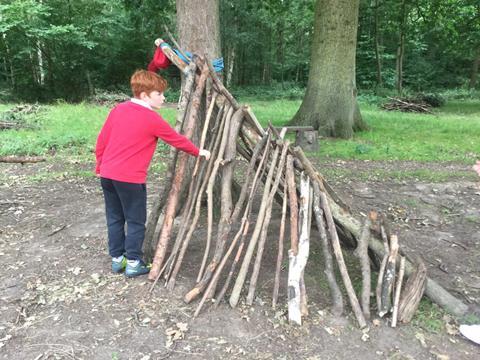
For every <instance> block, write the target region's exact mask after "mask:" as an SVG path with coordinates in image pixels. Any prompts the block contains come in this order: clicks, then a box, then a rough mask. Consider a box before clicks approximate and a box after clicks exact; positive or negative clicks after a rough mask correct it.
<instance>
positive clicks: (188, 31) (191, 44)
mask: <svg viewBox="0 0 480 360" xmlns="http://www.w3.org/2000/svg"><path fill="white" fill-rule="evenodd" d="M176 6H177V30H178V37H179V39H178V42H179V43H180V46H181V47H182V48H183V50H187V51H190V52H192V53H195V54H198V55H204V56H207V57H208V58H209V59H213V58H217V57H220V54H221V47H220V17H219V2H218V0H196V1H195V5H194V6H193V4H192V2H191V1H189V0H177V1H176Z"/></svg>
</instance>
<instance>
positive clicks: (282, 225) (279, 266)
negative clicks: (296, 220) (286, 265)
mask: <svg viewBox="0 0 480 360" xmlns="http://www.w3.org/2000/svg"><path fill="white" fill-rule="evenodd" d="M287 200H288V192H287V187H286V186H285V187H284V188H283V203H282V219H281V220H280V233H279V235H278V255H277V266H276V267H275V282H274V284H273V295H272V308H273V309H275V308H276V307H277V301H278V291H279V288H280V271H281V269H282V260H283V238H284V237H285V219H286V217H287Z"/></svg>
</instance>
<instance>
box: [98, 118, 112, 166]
mask: <svg viewBox="0 0 480 360" xmlns="http://www.w3.org/2000/svg"><path fill="white" fill-rule="evenodd" d="M114 111H115V109H113V110H112V111H110V114H108V117H107V120H106V121H105V124H103V126H102V130H100V133H99V134H98V137H97V143H96V145H95V158H96V165H95V174H97V175H100V166H101V165H102V158H103V153H104V151H105V148H106V147H107V138H108V136H107V135H108V133H109V132H110V130H109V128H110V121H109V119H110V118H111V116H112V114H113V112H114Z"/></svg>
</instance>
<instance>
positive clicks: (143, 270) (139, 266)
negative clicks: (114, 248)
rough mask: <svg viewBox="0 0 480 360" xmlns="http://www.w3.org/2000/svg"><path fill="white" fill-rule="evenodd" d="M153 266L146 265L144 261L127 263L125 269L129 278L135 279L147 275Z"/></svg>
mask: <svg viewBox="0 0 480 360" xmlns="http://www.w3.org/2000/svg"><path fill="white" fill-rule="evenodd" d="M150 267H151V265H146V264H145V263H144V262H143V261H142V260H136V261H130V260H129V261H127V267H126V268H125V275H126V276H127V277H135V276H140V275H145V274H148V273H149V272H150Z"/></svg>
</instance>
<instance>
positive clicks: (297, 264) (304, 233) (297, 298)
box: [288, 172, 310, 325]
mask: <svg viewBox="0 0 480 360" xmlns="http://www.w3.org/2000/svg"><path fill="white" fill-rule="evenodd" d="M309 196H310V178H309V177H308V176H306V174H305V173H304V172H302V173H301V174H300V213H299V223H300V228H299V229H298V232H299V242H298V252H297V254H294V250H293V248H292V249H290V250H289V251H288V257H289V263H288V320H289V322H290V323H294V324H297V325H301V324H302V299H301V286H302V284H301V282H302V274H303V271H304V269H305V265H306V264H307V260H308V254H309V249H310V242H309V236H308V233H309V229H308V222H309V219H308V213H309V209H308V206H309V204H310V200H309ZM303 286H304V284H303ZM305 311H306V310H304V311H303V312H304V313H305Z"/></svg>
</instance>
